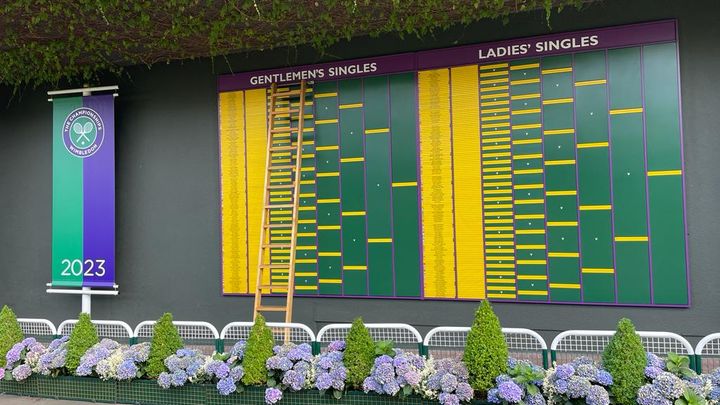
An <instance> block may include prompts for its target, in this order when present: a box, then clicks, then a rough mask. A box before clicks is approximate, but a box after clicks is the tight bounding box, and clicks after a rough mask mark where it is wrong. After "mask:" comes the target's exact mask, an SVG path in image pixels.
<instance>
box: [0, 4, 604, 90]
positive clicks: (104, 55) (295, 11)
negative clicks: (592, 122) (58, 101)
mask: <svg viewBox="0 0 720 405" xmlns="http://www.w3.org/2000/svg"><path fill="white" fill-rule="evenodd" d="M589 1H593V0H414V1H404V0H382V1H376V0H230V1H217V0H167V1H152V0H73V1H69V0H9V1H4V2H2V3H1V4H0V84H9V85H13V86H19V85H23V84H42V83H49V84H56V83H58V82H59V81H61V80H70V81H73V80H81V79H82V80H85V81H91V80H93V79H95V75H96V74H97V72H100V71H111V72H120V70H121V69H122V67H123V66H128V65H136V64H147V65H152V64H154V63H158V62H168V61H171V60H178V59H186V58H196V57H207V56H220V55H227V54H231V53H237V52H245V51H255V50H267V49H272V48H279V47H288V46H289V47H292V46H297V45H311V46H313V47H314V48H316V49H318V50H321V51H322V50H324V49H326V48H327V47H328V46H330V45H332V44H335V43H337V42H338V41H340V40H343V39H349V38H352V37H356V36H364V35H369V36H377V35H380V34H385V33H398V34H400V35H417V36H423V35H428V34H431V33H432V32H434V31H437V30H440V29H444V28H447V27H449V26H451V25H454V24H469V23H471V22H474V21H477V20H480V19H498V18H499V19H503V20H504V21H506V20H507V19H508V17H509V15H510V14H512V13H516V12H523V11H530V10H536V9H544V10H545V12H546V15H547V17H548V19H549V17H550V13H551V11H552V9H553V8H555V7H557V9H562V8H563V7H565V6H570V5H571V6H575V7H580V6H582V5H583V4H584V3H587V2H589Z"/></svg>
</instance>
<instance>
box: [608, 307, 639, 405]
mask: <svg viewBox="0 0 720 405" xmlns="http://www.w3.org/2000/svg"><path fill="white" fill-rule="evenodd" d="M602 362H603V366H604V367H605V369H606V370H607V371H608V372H609V373H610V374H611V375H612V377H613V384H612V385H611V386H610V392H611V393H612V395H613V397H614V398H615V403H616V404H619V405H632V404H635V403H636V401H635V398H636V396H637V392H638V390H639V389H640V387H642V386H643V384H644V383H645V365H646V364H645V363H646V362H647V357H646V354H645V349H644V348H643V345H642V341H641V340H640V336H638V334H637V333H636V332H635V325H633V323H632V322H631V321H630V320H629V319H627V318H623V319H621V320H620V322H618V326H617V331H616V332H615V335H613V337H612V338H610V342H608V345H607V347H606V348H605V351H604V352H603V355H602Z"/></svg>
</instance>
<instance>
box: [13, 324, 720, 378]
mask: <svg viewBox="0 0 720 405" xmlns="http://www.w3.org/2000/svg"><path fill="white" fill-rule="evenodd" d="M77 322H78V321H77V319H68V320H65V321H63V322H62V323H60V325H59V326H58V327H57V328H56V327H55V325H54V324H53V323H52V322H51V321H49V320H47V319H35V318H18V323H19V324H20V327H21V328H22V330H23V333H24V334H25V335H26V336H29V337H35V338H36V339H38V340H39V341H49V340H51V339H53V338H56V337H59V336H64V335H70V334H71V333H72V331H73V329H74V328H75V325H76V324H77ZM92 323H93V324H94V325H95V327H96V329H97V331H98V336H99V337H101V338H112V339H116V340H118V339H122V340H126V341H127V343H130V344H132V343H136V342H138V341H147V340H149V339H151V338H152V336H153V327H154V326H155V323H156V321H144V322H140V323H139V324H138V325H137V327H135V329H132V328H131V327H130V325H128V324H127V323H125V322H122V321H114V320H93V321H92ZM173 324H175V326H176V327H177V328H178V331H179V333H180V337H181V338H182V339H183V340H184V342H185V344H186V345H188V347H191V348H197V349H199V350H201V351H203V352H205V353H207V354H210V353H212V352H213V351H218V352H222V351H224V348H225V343H231V344H234V343H235V342H237V341H239V340H242V339H247V338H248V337H249V335H250V330H251V329H252V325H253V323H252V322H231V323H229V324H227V325H225V327H224V328H223V329H222V332H218V330H217V329H216V328H215V326H213V325H212V324H210V323H208V322H194V321H174V322H173ZM267 326H268V327H269V328H270V329H271V330H272V332H273V337H274V338H275V340H276V342H278V343H281V342H283V341H285V338H286V336H289V337H288V339H287V340H288V341H290V342H292V343H296V344H300V343H310V344H312V345H313V351H314V352H315V353H319V352H320V350H321V349H322V348H323V347H324V346H327V345H328V344H329V343H330V342H332V341H334V340H344V339H345V338H346V337H347V334H348V332H349V331H350V327H351V326H352V324H349V323H336V324H330V325H327V326H325V327H323V328H322V329H320V331H319V332H318V333H317V335H316V334H315V333H314V332H313V330H312V329H311V328H310V327H308V326H307V325H304V324H301V323H283V322H268V323H267ZM365 326H366V327H367V328H368V330H369V331H370V335H371V336H372V338H373V339H374V340H376V341H381V340H390V341H393V343H394V344H395V345H396V346H397V347H399V348H403V349H406V350H412V351H414V352H417V353H420V354H425V355H428V356H429V355H432V356H433V357H436V358H443V357H453V358H460V357H461V356H462V353H463V351H464V348H465V345H466V343H467V335H468V332H469V330H470V328H468V327H454V326H441V327H437V328H434V329H432V330H430V331H429V332H428V333H427V334H426V335H425V338H424V339H423V337H422V336H421V335H420V332H418V330H417V329H415V328H414V327H413V326H411V325H408V324H404V323H369V324H365ZM502 332H503V334H504V336H505V342H506V343H507V346H508V351H509V354H510V356H512V357H515V358H517V359H524V360H529V361H532V362H533V363H535V364H540V363H542V365H543V366H544V367H548V366H549V364H550V363H551V362H552V363H555V362H557V363H564V362H568V361H571V360H572V359H573V358H574V357H576V356H578V355H584V356H587V357H590V358H593V359H595V360H600V358H601V354H602V352H603V351H604V350H605V347H607V344H608V342H609V341H610V338H611V337H612V336H613V335H614V334H615V331H611V330H568V331H565V332H561V333H560V334H558V335H557V336H556V337H555V339H553V341H552V343H551V345H550V350H549V352H550V353H549V356H548V347H547V344H546V343H545V340H544V339H543V338H542V337H541V336H540V334H538V333H537V332H535V331H533V330H531V329H524V328H502ZM637 334H638V335H639V336H640V340H641V341H642V344H643V346H644V348H645V350H647V351H648V352H651V353H654V354H657V355H659V356H667V354H668V353H671V352H673V353H677V354H682V355H686V356H688V357H689V358H690V362H691V367H693V368H694V369H695V370H696V371H697V372H709V371H710V370H712V369H714V368H717V367H720V333H713V334H710V335H708V336H705V337H704V338H702V339H701V340H700V342H699V343H698V344H697V346H696V347H695V348H693V347H692V346H691V345H690V343H689V342H688V341H687V339H685V338H684V337H682V336H680V335H678V334H676V333H672V332H650V331H638V332H637Z"/></svg>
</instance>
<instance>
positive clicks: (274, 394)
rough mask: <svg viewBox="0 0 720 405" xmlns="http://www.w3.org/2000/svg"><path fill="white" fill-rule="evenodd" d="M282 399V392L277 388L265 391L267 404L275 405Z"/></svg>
mask: <svg viewBox="0 0 720 405" xmlns="http://www.w3.org/2000/svg"><path fill="white" fill-rule="evenodd" d="M282 397H283V395H282V391H280V390H279V389H277V388H268V389H266V390H265V403H266V404H268V405H273V404H276V403H278V402H280V400H281V399H282Z"/></svg>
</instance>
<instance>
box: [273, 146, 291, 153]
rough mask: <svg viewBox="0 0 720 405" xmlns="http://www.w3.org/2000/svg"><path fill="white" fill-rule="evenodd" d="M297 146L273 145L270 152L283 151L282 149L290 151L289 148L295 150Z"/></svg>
mask: <svg viewBox="0 0 720 405" xmlns="http://www.w3.org/2000/svg"><path fill="white" fill-rule="evenodd" d="M295 149H297V147H295V146H273V147H271V148H270V152H282V151H289V150H295Z"/></svg>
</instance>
